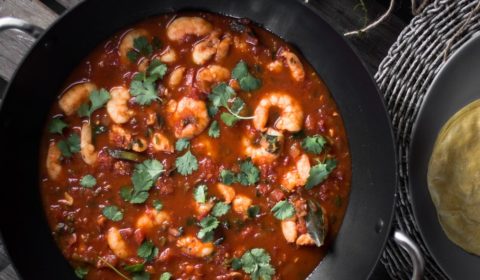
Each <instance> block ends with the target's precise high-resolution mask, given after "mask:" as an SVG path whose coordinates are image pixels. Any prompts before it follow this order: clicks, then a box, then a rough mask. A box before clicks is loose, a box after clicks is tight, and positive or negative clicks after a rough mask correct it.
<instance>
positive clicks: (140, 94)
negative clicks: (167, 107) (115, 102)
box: [130, 73, 160, 105]
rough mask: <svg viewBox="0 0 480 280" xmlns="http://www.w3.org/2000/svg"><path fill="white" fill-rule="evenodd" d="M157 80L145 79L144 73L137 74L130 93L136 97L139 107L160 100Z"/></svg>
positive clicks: (131, 84)
mask: <svg viewBox="0 0 480 280" xmlns="http://www.w3.org/2000/svg"><path fill="white" fill-rule="evenodd" d="M155 80H156V79H149V78H146V77H145V74H143V73H137V74H136V75H135V76H134V77H133V80H132V82H131V83H130V93H131V94H132V96H134V97H135V102H136V103H137V104H139V105H150V104H151V103H152V102H153V101H155V100H160V97H158V95H157V90H156V88H155Z"/></svg>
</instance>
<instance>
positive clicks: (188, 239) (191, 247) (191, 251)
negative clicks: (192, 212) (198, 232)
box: [177, 236, 215, 258]
mask: <svg viewBox="0 0 480 280" xmlns="http://www.w3.org/2000/svg"><path fill="white" fill-rule="evenodd" d="M177 247H179V248H180V249H181V250H182V252H183V253H184V254H187V255H189V256H192V257H198V258H202V257H206V256H209V255H211V254H212V253H213V250H214V249H215V246H214V245H213V243H212V242H205V243H204V242H202V241H200V240H199V239H198V238H196V237H194V236H185V237H182V238H180V239H178V240H177Z"/></svg>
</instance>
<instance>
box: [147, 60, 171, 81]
mask: <svg viewBox="0 0 480 280" xmlns="http://www.w3.org/2000/svg"><path fill="white" fill-rule="evenodd" d="M147 73H148V75H150V77H154V78H155V79H163V76H165V74H166V73H167V65H165V64H163V63H162V62H161V61H160V60H158V59H154V60H153V61H152V62H151V63H150V65H149V66H148V68H147Z"/></svg>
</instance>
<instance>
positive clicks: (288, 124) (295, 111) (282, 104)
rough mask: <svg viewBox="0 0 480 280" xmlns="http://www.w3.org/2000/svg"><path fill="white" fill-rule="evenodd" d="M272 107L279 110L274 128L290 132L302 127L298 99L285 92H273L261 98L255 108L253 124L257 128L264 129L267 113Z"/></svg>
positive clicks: (301, 112) (301, 115)
mask: <svg viewBox="0 0 480 280" xmlns="http://www.w3.org/2000/svg"><path fill="white" fill-rule="evenodd" d="M272 107H277V108H279V109H280V110H281V112H280V116H279V117H278V119H277V120H276V121H275V124H274V128H276V129H278V130H281V131H283V130H288V131H290V132H297V131H300V130H301V129H302V124H303V110H302V107H301V106H300V104H299V103H298V101H296V100H295V99H294V98H293V97H291V96H290V95H288V94H287V93H285V92H273V93H270V94H268V95H267V96H266V97H264V98H262V99H261V100H260V103H259V104H258V106H257V107H256V108H255V112H254V118H253V126H254V127H255V128H256V129H257V130H260V131H265V130H266V125H267V121H268V115H269V114H268V113H269V111H270V109H271V108H272Z"/></svg>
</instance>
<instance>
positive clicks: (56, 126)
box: [48, 117, 68, 134]
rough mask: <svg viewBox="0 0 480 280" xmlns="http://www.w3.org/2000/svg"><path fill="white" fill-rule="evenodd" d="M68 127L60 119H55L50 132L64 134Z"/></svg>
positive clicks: (51, 122) (50, 125)
mask: <svg viewBox="0 0 480 280" xmlns="http://www.w3.org/2000/svg"><path fill="white" fill-rule="evenodd" d="M67 127H68V125H67V124H66V123H65V122H64V121H63V120H62V118H60V117H56V118H53V119H52V120H51V121H50V124H49V125H48V131H49V132H50V133H58V134H63V130H64V129H65V128H67Z"/></svg>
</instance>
